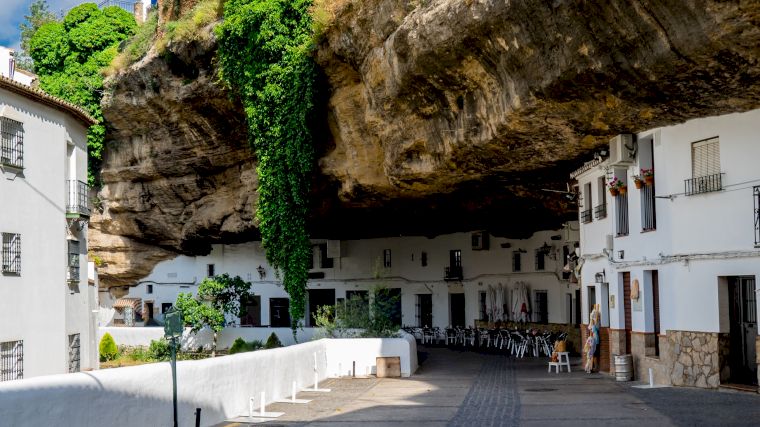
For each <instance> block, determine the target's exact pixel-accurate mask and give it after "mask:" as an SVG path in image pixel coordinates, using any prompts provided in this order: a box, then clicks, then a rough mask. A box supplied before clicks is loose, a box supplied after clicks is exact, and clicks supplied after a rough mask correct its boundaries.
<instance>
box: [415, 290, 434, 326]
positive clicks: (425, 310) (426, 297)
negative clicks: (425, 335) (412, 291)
mask: <svg viewBox="0 0 760 427" xmlns="http://www.w3.org/2000/svg"><path fill="white" fill-rule="evenodd" d="M416 308H417V326H419V327H421V328H424V327H433V295H431V294H417V307H416Z"/></svg>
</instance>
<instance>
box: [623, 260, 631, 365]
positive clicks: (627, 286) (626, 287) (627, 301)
mask: <svg viewBox="0 0 760 427" xmlns="http://www.w3.org/2000/svg"><path fill="white" fill-rule="evenodd" d="M622 274H623V308H624V309H625V325H624V326H623V327H624V328H625V349H623V352H622V353H621V354H628V353H630V352H631V328H632V321H631V273H628V272H626V273H622Z"/></svg>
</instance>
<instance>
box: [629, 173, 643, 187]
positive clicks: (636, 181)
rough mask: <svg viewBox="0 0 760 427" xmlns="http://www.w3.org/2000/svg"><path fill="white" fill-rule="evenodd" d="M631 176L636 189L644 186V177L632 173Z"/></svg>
mask: <svg viewBox="0 0 760 427" xmlns="http://www.w3.org/2000/svg"><path fill="white" fill-rule="evenodd" d="M632 178H633V185H635V186H636V189H637V190H641V189H642V188H643V187H644V177H643V176H642V175H634V176H633V177H632Z"/></svg>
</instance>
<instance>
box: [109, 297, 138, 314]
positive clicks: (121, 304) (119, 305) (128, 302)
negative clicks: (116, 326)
mask: <svg viewBox="0 0 760 427" xmlns="http://www.w3.org/2000/svg"><path fill="white" fill-rule="evenodd" d="M128 307H129V308H132V310H133V311H134V312H135V313H142V298H119V299H117V300H116V302H115V303H113V308H115V309H117V310H123V309H125V308H128Z"/></svg>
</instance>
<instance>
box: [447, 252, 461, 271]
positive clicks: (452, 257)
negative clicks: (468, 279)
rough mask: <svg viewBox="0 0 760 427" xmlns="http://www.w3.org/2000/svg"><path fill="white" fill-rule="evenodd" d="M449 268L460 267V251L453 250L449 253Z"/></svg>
mask: <svg viewBox="0 0 760 427" xmlns="http://www.w3.org/2000/svg"><path fill="white" fill-rule="evenodd" d="M449 266H451V267H461V266H462V251H461V250H460V249H453V250H451V251H449Z"/></svg>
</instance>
